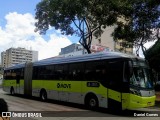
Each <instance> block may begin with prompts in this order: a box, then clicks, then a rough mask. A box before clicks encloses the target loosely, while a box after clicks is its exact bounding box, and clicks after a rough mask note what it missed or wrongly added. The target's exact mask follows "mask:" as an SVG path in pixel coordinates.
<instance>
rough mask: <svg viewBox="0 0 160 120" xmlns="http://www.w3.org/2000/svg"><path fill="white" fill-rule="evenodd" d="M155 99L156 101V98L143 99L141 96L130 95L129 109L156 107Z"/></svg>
mask: <svg viewBox="0 0 160 120" xmlns="http://www.w3.org/2000/svg"><path fill="white" fill-rule="evenodd" d="M155 99H156V96H151V97H141V96H137V95H133V94H130V101H129V104H128V107H127V109H137V108H144V107H151V106H154V105H155Z"/></svg>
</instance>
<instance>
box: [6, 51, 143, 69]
mask: <svg viewBox="0 0 160 120" xmlns="http://www.w3.org/2000/svg"><path fill="white" fill-rule="evenodd" d="M116 58H131V59H134V58H137V59H141V60H142V58H139V57H137V56H133V55H128V54H124V53H120V52H99V53H93V54H86V55H80V56H72V57H53V58H49V59H44V60H40V61H36V62H33V66H42V65H51V64H63V63H73V62H84V61H93V60H102V59H116ZM23 67H25V63H24V64H17V65H15V66H12V67H9V68H6V70H7V69H18V68H23Z"/></svg>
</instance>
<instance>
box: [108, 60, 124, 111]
mask: <svg viewBox="0 0 160 120" xmlns="http://www.w3.org/2000/svg"><path fill="white" fill-rule="evenodd" d="M123 64H124V62H123V61H119V60H116V61H111V62H109V64H108V69H109V70H108V72H109V74H108V75H109V76H108V77H109V78H108V79H109V83H108V91H107V94H108V108H109V109H114V110H115V109H122V81H123V66H124V65H123Z"/></svg>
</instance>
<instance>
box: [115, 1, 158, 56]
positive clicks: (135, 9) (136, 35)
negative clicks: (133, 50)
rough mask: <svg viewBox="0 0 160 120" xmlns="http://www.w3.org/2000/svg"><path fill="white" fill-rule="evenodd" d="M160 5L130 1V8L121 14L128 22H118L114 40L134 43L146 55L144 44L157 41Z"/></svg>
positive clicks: (156, 2) (151, 2) (152, 2)
mask: <svg viewBox="0 0 160 120" xmlns="http://www.w3.org/2000/svg"><path fill="white" fill-rule="evenodd" d="M159 3H160V1H158V0H130V1H128V2H127V4H128V5H129V6H130V7H129V9H128V8H127V12H125V9H126V8H125V7H124V9H122V10H121V11H122V12H121V13H122V16H123V17H124V19H125V20H126V22H122V21H117V27H116V29H115V31H114V33H113V36H114V39H115V40H118V39H123V40H124V41H128V42H131V43H133V45H134V46H136V47H137V48H138V49H137V51H138V50H139V48H140V47H141V48H142V51H143V53H144V55H145V50H146V49H145V47H144V44H145V43H146V42H149V41H154V40H156V39H157V28H159V25H160V24H159V23H160V21H159V16H160V11H159Z"/></svg>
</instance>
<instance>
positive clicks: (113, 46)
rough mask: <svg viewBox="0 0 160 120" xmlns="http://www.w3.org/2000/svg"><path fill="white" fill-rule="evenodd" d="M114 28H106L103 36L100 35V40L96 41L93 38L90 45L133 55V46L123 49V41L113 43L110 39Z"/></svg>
mask: <svg viewBox="0 0 160 120" xmlns="http://www.w3.org/2000/svg"><path fill="white" fill-rule="evenodd" d="M114 27H115V26H111V27H107V28H106V29H105V30H104V32H103V34H102V35H101V37H100V39H96V38H95V37H93V40H92V45H99V46H105V47H106V48H109V49H110V50H111V51H117V52H123V53H127V54H133V46H131V45H128V46H126V47H125V48H124V47H123V44H125V43H124V41H122V40H119V41H118V42H115V41H114V39H113V37H112V35H111V34H112V32H113V31H114Z"/></svg>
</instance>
